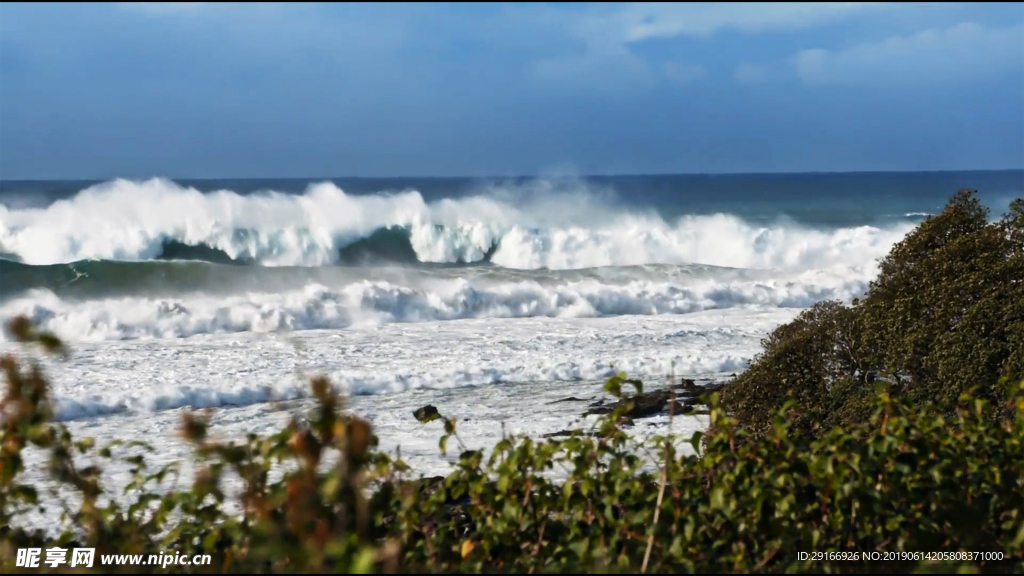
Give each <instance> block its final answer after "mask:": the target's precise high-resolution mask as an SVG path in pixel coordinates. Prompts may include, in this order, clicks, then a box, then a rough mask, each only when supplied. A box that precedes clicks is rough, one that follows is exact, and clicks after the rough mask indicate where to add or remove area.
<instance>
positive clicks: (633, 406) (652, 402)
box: [583, 378, 725, 420]
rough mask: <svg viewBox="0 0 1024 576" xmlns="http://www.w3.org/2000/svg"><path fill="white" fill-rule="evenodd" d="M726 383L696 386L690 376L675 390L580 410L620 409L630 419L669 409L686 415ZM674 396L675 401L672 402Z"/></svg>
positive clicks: (608, 411) (589, 412) (596, 412)
mask: <svg viewBox="0 0 1024 576" xmlns="http://www.w3.org/2000/svg"><path fill="white" fill-rule="evenodd" d="M724 385H725V383H724V382H722V383H708V384H705V385H703V386H700V385H698V384H697V383H696V382H694V381H693V380H690V379H685V378H684V379H683V380H682V381H681V383H680V384H679V385H678V386H676V387H675V389H674V390H669V389H665V388H662V389H660V390H653V391H650V392H644V393H642V394H637V395H634V396H630V397H627V398H622V399H620V400H618V401H615V402H608V403H604V402H595V403H593V404H591V405H590V407H589V409H588V410H587V411H586V412H584V413H583V415H584V416H591V415H603V414H611V413H612V412H614V411H615V410H617V409H619V408H622V409H623V410H624V412H623V414H624V416H626V417H628V418H630V419H631V420H632V419H634V418H646V417H648V416H655V415H657V414H664V413H668V412H669V411H671V413H672V414H679V415H682V414H687V413H689V412H691V411H692V410H693V409H694V408H696V407H697V406H700V405H702V404H703V402H701V397H702V396H704V395H705V394H711V393H713V392H716V391H718V390H720V389H721V388H722V386H724ZM673 396H675V401H673Z"/></svg>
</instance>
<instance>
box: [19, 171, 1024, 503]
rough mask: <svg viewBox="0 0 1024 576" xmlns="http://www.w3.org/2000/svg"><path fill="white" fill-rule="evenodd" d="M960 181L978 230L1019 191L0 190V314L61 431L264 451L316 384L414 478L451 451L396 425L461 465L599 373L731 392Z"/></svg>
mask: <svg viewBox="0 0 1024 576" xmlns="http://www.w3.org/2000/svg"><path fill="white" fill-rule="evenodd" d="M964 187H969V188H975V189H977V190H979V196H980V198H981V199H982V201H983V202H984V203H985V204H986V205H988V206H989V207H990V208H991V209H992V210H993V217H994V218H995V217H998V216H999V214H1001V212H1002V211H1003V210H1004V209H1005V207H1006V205H1007V204H1008V203H1009V201H1010V200H1011V199H1012V198H1015V197H1021V196H1022V195H1024V171H1022V170H1012V171H990V172H930V173H849V174H761V175H753V174H747V175H684V176H657V175H655V176H621V177H569V176H552V177H546V178H506V179H503V178H494V179H469V178H462V179H459V178H445V179H442V178H408V179H355V178H311V179H301V180H216V181H214V180H205V181H190V180H173V181H172V180H167V179H149V180H135V181H133V180H125V179H116V180H110V181H103V182H75V181H51V182H42V181H33V182H27V181H0V318H2V319H3V320H7V319H9V318H10V317H12V316H14V315H16V314H25V315H27V316H28V317H30V318H31V319H33V320H34V321H35V322H36V323H37V324H38V325H39V326H40V327H42V328H45V329H48V330H52V331H53V332H55V333H56V334H57V335H58V336H60V337H61V338H63V339H64V340H65V341H66V342H67V343H68V344H69V345H70V346H71V350H72V356H71V358H70V359H68V360H54V359H48V360H46V361H45V367H46V370H47V373H48V375H49V376H50V378H51V380H52V382H53V397H54V402H55V409H56V418H57V419H58V420H59V421H61V422H63V423H64V424H65V425H67V426H68V427H69V428H70V429H71V432H72V433H73V434H74V435H76V436H93V437H95V438H96V439H97V440H98V441H99V443H100V444H102V443H104V441H107V440H113V439H144V440H146V441H148V442H150V443H152V444H153V445H154V447H155V448H156V451H155V452H154V455H153V458H154V459H155V460H156V461H157V462H158V463H167V462H174V461H178V460H180V459H182V458H185V457H187V455H188V454H187V453H188V451H189V448H188V447H187V446H186V445H185V444H184V443H183V442H182V441H181V440H179V439H178V438H176V437H175V434H174V433H175V429H176V427H177V425H178V424H179V422H180V418H181V413H182V412H183V411H185V410H192V409H206V408H209V409H212V412H211V416H212V418H213V424H214V426H213V429H212V431H213V434H214V435H217V436H220V437H223V438H228V439H230V438H236V439H237V438H241V437H242V436H244V435H245V434H247V433H250V432H253V433H268V432H271V431H274V430H276V429H277V428H278V427H279V426H281V425H282V424H283V423H284V422H285V421H286V420H287V418H288V417H290V416H291V415H294V414H298V413H301V412H302V411H303V410H306V409H308V406H309V400H308V396H309V388H308V386H307V385H306V380H305V379H306V378H307V377H308V376H309V375H313V374H325V375H327V376H329V377H330V379H331V381H332V382H333V383H334V384H335V385H336V386H337V388H338V390H339V391H340V392H342V393H344V394H345V395H346V396H347V398H348V404H347V407H348V409H350V410H352V411H354V412H356V413H359V414H361V415H363V416H365V417H367V418H368V419H369V420H370V421H371V422H372V423H373V425H374V426H375V429H376V432H377V434H378V435H379V437H380V440H381V447H382V448H384V449H388V450H391V449H394V448H398V447H400V448H401V451H402V456H403V457H404V458H405V459H406V460H407V461H409V462H410V463H411V464H413V466H414V468H415V469H416V470H418V471H420V472H422V473H424V474H440V473H444V472H445V471H447V470H448V465H449V460H450V459H451V457H452V456H451V455H449V457H447V458H445V457H442V456H441V455H440V453H439V451H438V447H437V439H438V437H439V436H440V433H441V432H440V428H439V424H438V423H436V422H435V423H433V424H429V425H422V424H419V423H418V422H416V421H415V420H414V419H413V416H412V412H413V410H415V409H416V408H418V407H420V406H422V405H425V404H433V405H435V406H437V407H438V408H439V409H440V410H441V412H442V413H444V414H446V415H450V416H455V417H457V418H458V419H459V422H460V423H459V430H460V436H461V437H462V439H463V441H465V442H466V444H467V445H473V446H476V447H486V446H490V445H493V443H494V442H495V441H496V440H497V439H498V438H500V436H501V434H502V431H503V430H505V431H507V432H513V433H522V434H531V435H540V434H544V433H547V432H552V431H555V430H561V429H564V428H567V427H571V426H572V425H573V424H572V422H573V421H576V420H578V419H579V417H580V415H581V413H582V412H583V411H584V410H585V408H586V404H585V403H581V402H556V400H559V399H563V398H565V397H569V396H573V397H577V398H580V399H583V400H584V401H586V400H590V399H592V398H596V397H599V396H601V395H602V393H601V386H600V384H601V382H602V380H603V379H605V378H607V377H608V376H610V375H612V374H614V373H616V372H619V371H625V372H627V373H628V374H629V375H630V376H635V377H640V378H643V379H645V380H647V381H649V382H651V383H652V384H651V385H658V383H661V382H664V381H665V379H666V377H667V375H669V374H674V375H675V376H676V377H682V376H687V377H692V378H697V379H704V380H710V379H718V378H723V377H727V376H728V375H730V374H733V373H737V372H740V371H742V370H743V369H744V367H745V366H746V365H747V363H748V362H749V361H750V360H751V359H752V358H753V357H754V356H755V355H756V354H757V353H758V352H759V350H760V342H761V339H762V338H764V337H765V336H766V335H767V334H768V333H769V332H770V331H771V330H772V329H773V328H774V327H776V326H778V325H779V324H781V323H784V322H787V321H789V320H791V319H792V318H793V317H795V316H796V315H797V314H799V312H800V311H801V310H803V309H805V308H807V307H808V306H811V305H813V304H814V303H815V302H819V301H822V300H827V299H840V300H844V301H850V300H852V299H853V298H855V297H857V296H859V295H861V294H863V293H864V291H865V290H866V289H867V288H868V285H869V283H870V281H871V280H872V278H873V277H874V276H875V275H876V273H877V261H878V259H879V258H881V257H883V256H884V255H885V254H887V253H888V251H889V250H890V249H891V248H892V246H893V245H894V244H895V243H896V242H898V241H899V240H900V239H901V238H903V237H904V236H905V235H906V234H907V233H908V232H909V231H910V230H912V229H913V227H914V226H915V225H917V224H918V223H919V222H920V221H921V220H922V219H923V218H925V217H926V216H927V215H928V214H931V213H935V212H937V211H938V210H940V209H941V208H942V206H943V204H944V203H945V202H946V200H947V199H948V198H949V197H950V196H951V195H952V194H954V193H955V192H956V191H957V190H958V189H960V188H964ZM0 338H3V340H2V341H0V351H2V352H7V351H17V350H18V348H17V347H16V346H15V345H14V344H13V343H11V342H9V341H8V340H7V339H6V338H7V336H6V335H3V336H2V337H0ZM705 424H706V423H705V422H703V420H702V419H701V418H700V417H687V418H681V419H676V421H675V424H674V425H675V426H676V431H681V432H684V433H685V432H686V431H687V430H698V429H701V428H702V427H703V426H704V425H705ZM666 425H667V418H664V417H655V418H650V419H645V420H642V421H638V422H637V425H636V426H635V427H634V428H635V430H636V433H637V434H652V433H661V432H663V431H664V427H665V426H666ZM40 463H41V461H40V460H36V464H40ZM30 468H31V467H30ZM37 468H39V466H37ZM32 470H35V471H32ZM32 470H30V472H29V474H30V477H38V478H40V480H39V481H40V482H41V481H42V480H41V476H32V475H33V474H41V472H39V471H38V470H36V469H35V468H33V469H32ZM110 472H111V473H112V474H113V478H114V481H115V483H116V482H117V481H122V482H123V481H124V479H125V478H126V473H125V471H124V470H119V469H114V470H111V471H110ZM118 478H120V479H121V480H117V479H118Z"/></svg>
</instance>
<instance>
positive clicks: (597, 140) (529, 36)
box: [0, 2, 1024, 178]
mask: <svg viewBox="0 0 1024 576" xmlns="http://www.w3.org/2000/svg"><path fill="white" fill-rule="evenodd" d="M1021 167H1024V3H1005V4H999V3H991V4H984V3H898V4H896V3H857V2H833V3H819V4H813V3H778V4H763V3H750V4H746V3H735V4H664V3H655V4H590V5H588V4H560V3H554V4H387V5H384V4H352V5H350V4H211V3H207V4H204V3H165V4H156V3H112V4H46V3H41V4H13V3H5V4H3V5H0V178H109V177H115V176H122V177H130V178H139V177H149V176H169V177H177V178H188V177H192V178H206V177H319V176H403V175H420V176H445V175H466V176H485V175H489V176H509V175H531V174H539V173H541V174H542V173H550V172H571V173H584V174H621V173H666V172H674V173H693V172H698V173H707V172H786V171H846V170H851V171H859V170H947V169H1000V168H1021Z"/></svg>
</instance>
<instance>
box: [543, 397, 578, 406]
mask: <svg viewBox="0 0 1024 576" xmlns="http://www.w3.org/2000/svg"><path fill="white" fill-rule="evenodd" d="M561 402H586V400H584V399H583V398H577V397H575V396H569V397H568V398H562V399H561V400H555V401H554V402H548V404H559V403H561Z"/></svg>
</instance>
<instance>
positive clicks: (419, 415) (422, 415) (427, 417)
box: [412, 404, 441, 424]
mask: <svg viewBox="0 0 1024 576" xmlns="http://www.w3.org/2000/svg"><path fill="white" fill-rule="evenodd" d="M412 415H413V416H414V417H415V418H416V420H418V421H420V422H422V423H424V424H426V423H427V422H430V421H432V420H437V419H438V418H440V417H441V414H440V413H439V412H438V411H437V408H436V407H435V406H432V405H430V404H427V405H426V406H424V407H422V408H420V409H419V410H416V411H415V412H413V413H412Z"/></svg>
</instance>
